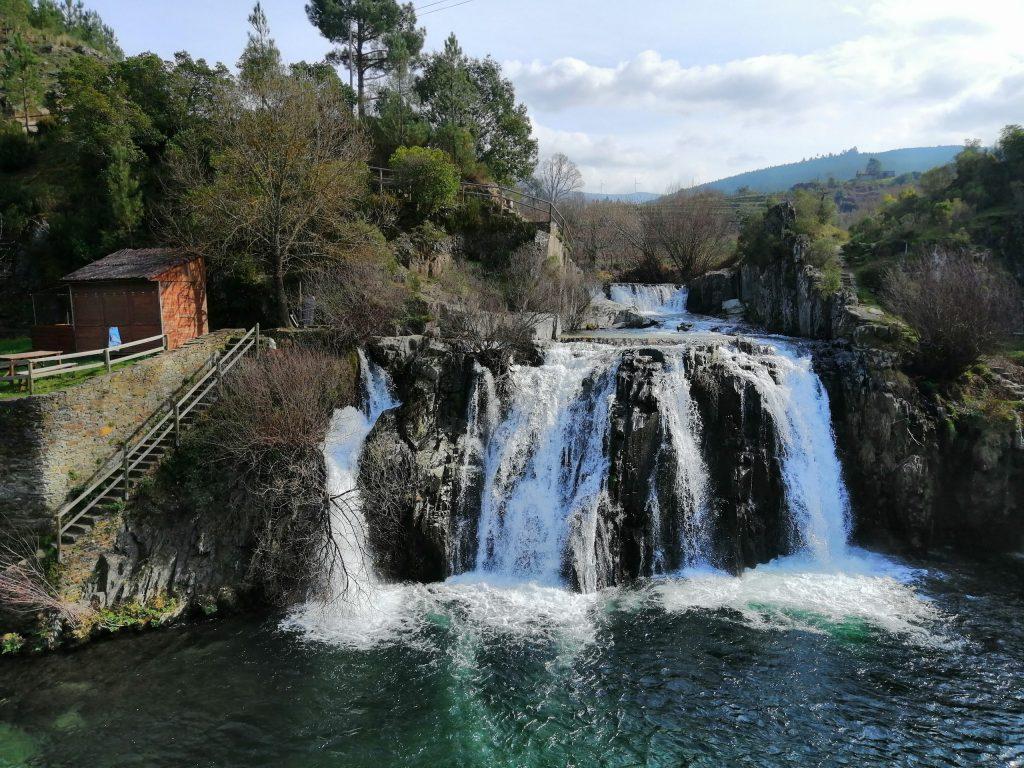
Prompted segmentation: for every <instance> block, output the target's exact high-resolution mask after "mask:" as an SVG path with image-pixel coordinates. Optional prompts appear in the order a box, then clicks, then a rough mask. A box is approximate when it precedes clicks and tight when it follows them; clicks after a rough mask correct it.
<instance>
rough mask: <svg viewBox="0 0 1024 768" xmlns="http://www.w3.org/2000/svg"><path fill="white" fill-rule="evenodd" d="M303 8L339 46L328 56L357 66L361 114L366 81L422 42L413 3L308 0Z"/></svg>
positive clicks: (399, 63) (396, 65)
mask: <svg viewBox="0 0 1024 768" xmlns="http://www.w3.org/2000/svg"><path fill="white" fill-rule="evenodd" d="M306 14H307V15H308V16H309V20H310V21H311V22H312V23H313V25H314V26H315V27H317V28H318V29H319V30H320V32H321V34H322V35H323V36H324V37H326V38H327V39H328V40H330V41H331V42H332V43H335V44H336V45H338V46H339V47H338V49H337V50H336V51H335V52H334V53H333V54H332V56H331V60H332V61H333V62H334V63H338V64H342V65H344V66H345V67H350V66H351V67H352V68H353V69H354V70H355V72H356V78H357V88H356V93H357V97H358V103H359V114H360V116H362V115H364V114H365V111H366V109H365V106H366V99H365V90H366V82H367V81H368V80H374V79H379V77H381V76H383V75H384V74H386V73H389V72H393V71H395V70H396V69H398V70H401V69H402V68H403V67H406V66H408V63H409V61H411V60H412V59H414V58H415V57H416V56H418V55H419V52H420V50H421V49H422V48H423V40H424V38H425V35H426V33H425V31H424V30H423V29H417V27H416V13H415V11H414V10H413V8H412V4H407V5H400V4H399V3H398V2H397V0H310V2H309V3H308V4H307V5H306Z"/></svg>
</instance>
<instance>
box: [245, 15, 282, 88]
mask: <svg viewBox="0 0 1024 768" xmlns="http://www.w3.org/2000/svg"><path fill="white" fill-rule="evenodd" d="M280 73H281V51H280V50H279V49H278V47H277V44H276V43H275V42H274V40H273V38H271V36H270V25H269V24H268V22H267V15H266V14H265V13H264V12H263V6H262V5H260V3H256V6H255V7H254V8H253V9H252V13H251V14H249V40H248V42H247V43H246V45H245V50H244V51H242V57H241V58H240V59H239V60H238V75H239V78H240V79H241V81H242V82H243V83H244V84H245V85H246V86H248V87H249V88H252V89H254V90H259V89H260V88H262V87H263V85H264V84H266V83H267V81H268V80H270V79H272V78H275V77H277V76H279V75H280Z"/></svg>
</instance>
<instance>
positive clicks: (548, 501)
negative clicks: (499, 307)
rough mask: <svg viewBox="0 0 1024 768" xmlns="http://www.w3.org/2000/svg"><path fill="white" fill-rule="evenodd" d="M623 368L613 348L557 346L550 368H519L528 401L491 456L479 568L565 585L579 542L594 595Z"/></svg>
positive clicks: (519, 402) (518, 406)
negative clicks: (609, 445) (566, 558)
mask: <svg viewBox="0 0 1024 768" xmlns="http://www.w3.org/2000/svg"><path fill="white" fill-rule="evenodd" d="M617 361H618V355H617V354H616V352H615V350H610V349H608V348H606V347H600V346H587V345H573V346H553V347H551V348H549V349H548V351H547V355H546V357H545V360H544V364H543V365H541V366H538V367H532V366H517V367H515V368H513V371H512V378H513V390H514V391H515V392H516V393H519V396H518V397H516V398H515V402H514V403H513V406H512V409H511V412H510V414H509V416H508V418H507V419H506V420H505V421H504V422H503V423H502V424H501V426H500V427H499V428H498V429H497V431H496V432H495V433H494V436H493V438H492V440H491V449H490V451H489V452H488V457H487V462H486V465H485V481H484V493H483V508H482V511H481V518H480V533H479V549H478V552H477V561H476V570H477V571H480V572H487V573H492V574H500V575H503V576H506V577H516V578H519V579H522V580H525V581H538V582H541V583H544V584H547V585H551V586H558V585H561V583H562V579H561V573H562V570H563V569H562V558H563V554H564V552H565V551H566V547H567V546H570V545H571V546H572V547H574V548H575V549H576V550H577V554H578V556H577V557H576V558H575V561H576V565H577V567H578V568H579V569H580V571H579V572H578V573H577V579H578V581H579V582H580V585H581V588H582V589H584V590H585V591H586V590H591V589H593V588H594V584H595V582H596V573H594V567H593V561H594V556H593V547H594V544H595V542H594V539H595V537H596V525H597V508H598V504H599V502H600V499H601V496H602V494H603V492H604V483H605V477H606V475H607V472H608V459H607V457H606V455H605V451H604V441H605V435H606V432H607V429H608V411H609V408H610V405H611V399H612V397H613V394H614V387H615V370H616V365H617ZM570 538H571V539H572V542H570ZM588 548H589V552H588Z"/></svg>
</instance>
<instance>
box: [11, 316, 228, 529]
mask: <svg viewBox="0 0 1024 768" xmlns="http://www.w3.org/2000/svg"><path fill="white" fill-rule="evenodd" d="M235 334H237V331H217V332H216V333H210V334H207V335H205V336H202V337H200V338H198V339H195V340H193V341H191V342H189V343H188V344H186V345H184V346H182V347H181V348H179V349H176V350H174V351H172V352H165V353H163V354H160V355H157V356H155V357H151V358H146V359H144V360H141V361H139V362H137V363H136V364H135V365H132V366H130V367H127V368H123V369H121V370H118V371H114V372H113V373H109V374H106V375H103V376H97V377H95V378H92V379H88V380H86V381H85V382H83V383H81V384H78V385H76V386H73V387H69V388H68V389H64V390H60V391H58V392H50V393H47V394H44V395H35V396H32V397H24V398H19V399H14V400H3V401H0V531H3V530H12V529H15V528H16V529H20V530H33V531H37V532H39V533H47V532H50V531H51V530H52V525H53V520H54V515H55V513H56V510H57V509H58V508H59V507H60V506H61V504H63V503H64V502H65V501H66V500H67V498H68V496H69V494H70V493H71V492H72V491H73V490H76V489H77V488H78V487H79V486H81V485H82V484H83V483H84V482H85V481H86V480H88V479H89V478H90V477H91V476H92V475H93V473H95V472H96V470H97V469H98V468H99V467H100V466H101V465H102V464H103V462H105V461H106V460H107V459H108V458H109V457H110V456H111V455H112V454H113V453H114V452H115V451H116V450H117V449H118V447H119V446H120V444H121V442H123V441H124V440H125V439H126V438H127V437H128V436H129V435H131V433H132V432H134V431H135V430H136V429H137V428H138V427H139V426H140V425H141V424H142V423H143V422H145V420H146V419H147V418H149V416H150V415H151V414H152V413H153V412H154V411H155V410H156V409H157V408H159V407H160V405H161V404H162V403H164V402H165V401H166V400H167V399H168V397H170V395H171V394H173V393H174V392H175V391H176V390H177V389H178V387H180V386H181V384H182V382H183V381H184V380H185V379H187V378H188V377H189V376H191V375H192V374H193V373H195V372H196V371H197V370H198V369H199V368H201V367H202V365H203V364H204V363H205V362H206V361H207V360H208V359H209V357H210V355H212V354H213V353H214V352H215V351H217V350H220V349H223V348H224V347H225V345H226V344H227V341H228V339H229V338H230V337H231V336H232V335H235Z"/></svg>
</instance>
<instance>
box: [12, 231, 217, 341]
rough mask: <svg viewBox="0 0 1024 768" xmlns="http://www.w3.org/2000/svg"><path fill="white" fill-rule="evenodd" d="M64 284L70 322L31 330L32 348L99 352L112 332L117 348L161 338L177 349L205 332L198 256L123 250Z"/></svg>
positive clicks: (202, 273) (166, 250)
mask: <svg viewBox="0 0 1024 768" xmlns="http://www.w3.org/2000/svg"><path fill="white" fill-rule="evenodd" d="M63 281H64V283H65V285H66V286H67V288H68V297H69V299H68V300H69V303H70V312H69V313H68V314H69V318H68V319H69V321H70V322H68V323H63V324H53V325H37V326H35V327H34V328H33V329H32V345H33V347H34V348H35V349H47V350H60V351H62V352H84V351H87V350H93V349H103V348H104V347H106V346H107V344H108V339H109V338H110V334H111V329H114V328H116V329H117V335H118V336H119V338H120V340H121V343H125V344H126V343H128V342H130V341H137V340H139V339H146V338H150V337H152V336H160V335H166V336H167V346H168V349H177V348H178V347H180V346H181V345H182V344H184V343H185V342H186V341H190V340H191V339H194V338H197V337H198V336H202V335H203V334H205V333H207V332H208V331H209V319H208V313H207V306H206V269H205V265H204V263H203V259H202V257H197V256H193V255H189V254H187V253H184V252H182V251H179V250H176V249H173V248H143V249H125V250H121V251H117V252H116V253H112V254H110V255H109V256H105V257H104V258H102V259H100V260H98V261H94V262H93V263H92V264H89V265H87V266H84V267H82V268H81V269H78V270H75V271H74V272H72V273H70V274H68V275H65V276H64V278H63Z"/></svg>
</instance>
